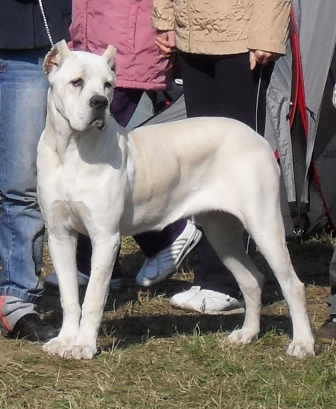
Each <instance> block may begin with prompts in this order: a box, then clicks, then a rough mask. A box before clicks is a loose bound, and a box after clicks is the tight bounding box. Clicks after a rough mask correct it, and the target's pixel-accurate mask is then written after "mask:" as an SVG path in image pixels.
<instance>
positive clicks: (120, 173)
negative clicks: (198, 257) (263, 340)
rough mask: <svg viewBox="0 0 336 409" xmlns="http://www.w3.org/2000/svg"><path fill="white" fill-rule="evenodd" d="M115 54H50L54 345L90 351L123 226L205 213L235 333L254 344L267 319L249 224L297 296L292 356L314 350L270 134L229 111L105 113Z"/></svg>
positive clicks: (47, 141)
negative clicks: (84, 270)
mask: <svg viewBox="0 0 336 409" xmlns="http://www.w3.org/2000/svg"><path fill="white" fill-rule="evenodd" d="M114 54H115V49H114V47H112V46H110V47H109V48H108V49H107V50H106V52H105V53H104V55H103V56H102V57H99V56H97V55H94V54H90V53H85V52H79V51H76V52H70V51H69V50H68V48H67V46H66V44H65V42H61V43H58V44H56V45H55V47H54V48H53V50H52V51H51V52H50V53H49V55H48V56H47V57H46V60H45V70H46V72H47V73H48V78H49V81H50V90H49V95H48V114H47V120H46V127H45V130H44V132H43V134H42V137H41V141H40V143H39V147H38V162H37V166H38V192H39V201H40V205H41V209H42V212H43V216H44V218H45V221H46V226H47V229H48V237H49V249H50V253H51V257H52V260H53V264H54V267H55V270H56V273H57V276H58V279H59V285H60V293H61V301H62V307H63V310H64V320H63V326H62V329H61V332H60V334H59V336H58V337H57V338H54V339H52V340H51V341H49V342H48V343H47V344H45V346H44V348H45V350H46V351H48V352H49V353H53V354H58V355H60V356H61V357H64V358H75V359H91V358H92V357H93V356H94V355H95V354H96V351H97V347H96V341H97V334H98V330H99V327H100V323H101V319H102V313H103V308H104V305H105V301H106V296H107V294H108V288H109V281H110V277H111V272H112V268H113V265H114V262H115V259H116V254H117V250H118V248H119V244H120V237H121V235H134V234H137V233H140V232H144V231H148V230H154V229H162V228H163V227H164V226H166V225H167V224H169V223H171V222H173V221H175V220H177V219H180V218H182V217H186V216H190V215H194V214H199V215H200V216H201V219H202V225H203V228H204V231H205V232H206V235H207V237H208V239H209V241H210V242H211V244H212V245H213V247H214V249H215V250H216V251H217V253H218V255H219V257H220V259H221V260H222V261H223V263H224V264H225V265H226V266H227V267H228V268H229V269H230V270H231V271H232V272H233V274H234V275H235V277H236V279H237V281H238V284H239V286H240V288H241V291H242V293H243V296H244V299H245V303H246V316H245V321H244V325H243V327H242V329H240V330H237V331H234V332H233V333H232V334H231V335H230V339H231V340H232V341H234V342H242V343H247V342H250V341H251V340H252V339H253V338H254V337H256V336H257V334H258V332H259V326H260V308H261V301H260V300H261V290H262V284H263V276H262V274H261V273H260V272H259V271H258V270H257V269H256V267H255V266H254V264H253V263H252V262H251V260H250V259H249V257H248V256H247V255H246V253H245V250H244V245H243V240H242V232H243V229H244V228H245V229H246V230H247V231H248V232H249V233H250V234H251V236H252V237H253V238H254V240H255V242H256V244H257V246H258V248H259V250H260V251H261V253H262V254H263V255H264V256H265V257H266V259H267V261H268V262H269V264H270V266H271V268H272V269H273V271H274V273H275V275H276V277H277V279H278V280H279V282H280V284H281V288H282V291H283V294H284V296H285V299H286V300H287V302H288V304H289V308H290V312H291V316H292V319H293V327H294V328H293V329H294V331H293V341H292V342H291V344H290V345H289V347H288V350H287V352H288V354H290V355H294V356H303V355H307V354H314V339H313V336H312V333H311V329H310V325H309V320H308V316H307V313H306V308H305V295H304V286H303V284H302V283H301V282H300V281H299V279H298V278H297V276H296V274H295V272H294V269H293V266H292V264H291V261H290V257H289V254H288V250H287V246H286V241H285V232H284V227H283V221H282V215H281V212H280V206H279V169H278V165H277V163H276V160H275V158H274V155H273V152H272V150H271V148H270V147H269V145H268V143H267V142H266V141H265V140H264V139H263V138H262V137H261V136H259V135H258V134H256V133H255V132H254V131H253V130H252V129H250V128H249V127H247V126H246V125H244V124H242V123H240V122H238V121H235V120H232V119H226V118H195V119H186V120H182V121H178V122H174V123H165V124H161V125H154V126H148V127H142V128H140V129H137V130H135V131H132V132H128V131H127V130H125V129H124V128H122V127H120V126H118V124H117V123H116V122H115V120H114V119H113V118H112V117H110V115H109V110H108V108H107V107H106V108H105V109H103V110H101V111H99V110H95V109H93V108H92V107H91V105H90V102H91V101H92V99H91V98H92V96H99V97H100V98H101V97H102V98H101V99H103V100H104V97H106V98H107V99H108V101H109V102H110V101H111V99H112V93H113V87H114V81H115V80H114V74H113V71H112V70H111V68H110V66H112V65H113V61H114ZM78 84H80V86H79V85H78ZM205 103H206V101H205ZM78 232H80V233H84V234H88V235H89V236H90V238H91V240H92V244H93V256H92V274H91V278H90V282H89V285H88V288H87V292H86V296H85V300H84V304H83V306H82V309H81V308H80V305H79V302H78V287H77V282H76V271H77V269H76V260H75V254H76V243H77V234H78Z"/></svg>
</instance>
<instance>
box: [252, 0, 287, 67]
mask: <svg viewBox="0 0 336 409" xmlns="http://www.w3.org/2000/svg"><path fill="white" fill-rule="evenodd" d="M290 8H291V2H290V0H271V1H268V2H265V1H262V0H256V1H255V2H254V6H253V10H252V16H251V30H250V43H249V49H250V63H251V69H254V68H255V66H256V65H257V64H263V65H267V64H268V63H269V62H270V61H274V60H276V59H277V58H279V56H280V55H282V54H285V52H286V42H287V39H288V27H289V19H290Z"/></svg>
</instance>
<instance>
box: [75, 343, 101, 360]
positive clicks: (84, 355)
mask: <svg viewBox="0 0 336 409" xmlns="http://www.w3.org/2000/svg"><path fill="white" fill-rule="evenodd" d="M69 352H70V354H71V356H70V357H69V358H73V359H92V358H94V357H95V356H96V355H97V347H96V346H95V345H94V346H92V345H74V346H72V348H71V351H69Z"/></svg>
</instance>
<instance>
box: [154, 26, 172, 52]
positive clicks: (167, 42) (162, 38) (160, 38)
mask: <svg viewBox="0 0 336 409" xmlns="http://www.w3.org/2000/svg"><path fill="white" fill-rule="evenodd" d="M155 45H156V47H157V49H158V50H159V53H160V54H161V55H163V56H164V57H165V58H170V57H171V56H172V54H173V53H174V52H175V51H176V43H175V31H158V32H157V33H156V39H155Z"/></svg>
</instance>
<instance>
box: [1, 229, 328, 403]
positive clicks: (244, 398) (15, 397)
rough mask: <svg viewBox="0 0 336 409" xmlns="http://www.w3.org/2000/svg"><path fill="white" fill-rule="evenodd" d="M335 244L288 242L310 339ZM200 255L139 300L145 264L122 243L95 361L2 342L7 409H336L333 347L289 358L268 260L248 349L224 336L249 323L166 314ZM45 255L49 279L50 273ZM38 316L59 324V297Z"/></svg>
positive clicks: (287, 328)
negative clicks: (117, 285) (117, 283)
mask: <svg viewBox="0 0 336 409" xmlns="http://www.w3.org/2000/svg"><path fill="white" fill-rule="evenodd" d="M333 244H334V240H333V238H332V237H331V236H329V235H326V234H324V235H322V236H320V237H314V238H311V239H309V240H307V241H305V242H304V243H303V244H302V245H298V244H296V243H295V242H290V243H289V247H290V252H291V254H292V258H293V262H294V265H295V268H296V270H297V272H298V275H299V277H300V279H301V280H302V281H304V282H305V284H306V292H307V306H308V312H309V316H310V319H311V322H312V326H313V329H314V330H316V329H317V328H319V326H320V325H321V324H322V323H323V321H324V319H325V318H326V316H327V308H326V306H325V304H324V301H325V298H326V296H327V295H328V294H329V288H328V281H329V277H328V266H329V261H330V258H331V254H332V250H333V248H332V246H333ZM198 258H199V254H198V252H197V250H196V251H194V252H193V253H192V254H191V256H190V257H189V258H188V261H187V262H186V263H184V265H183V266H182V269H181V270H180V271H179V272H178V273H177V274H175V275H174V276H173V277H172V278H171V279H170V280H168V281H167V282H166V283H162V284H160V285H158V286H156V287H155V288H154V289H149V290H145V291H143V290H139V288H138V287H137V286H136V284H135V282H134V278H135V274H136V272H137V271H138V269H139V268H140V266H141V264H142V262H143V256H142V254H141V253H140V252H139V251H138V248H137V247H136V245H135V244H134V242H133V240H132V239H130V238H127V239H125V240H124V242H123V249H122V267H123V269H124V271H125V276H124V284H123V289H122V290H121V291H119V292H111V293H110V296H109V299H108V302H107V305H106V311H105V314H104V320H103V324H102V329H101V333H100V336H99V343H100V346H101V354H100V355H99V356H97V358H95V359H94V360H92V361H65V360H62V359H60V358H58V357H53V356H48V355H46V354H45V353H43V352H42V350H41V346H40V345H38V344H32V343H29V342H26V341H13V340H8V339H3V338H1V339H0V349H1V353H0V370H1V379H0V382H1V386H2V387H1V392H0V409H12V408H13V409H14V408H29V409H30V408H32V409H40V408H41V409H49V408H50V409H51V408H52V409H54V408H55V409H65V408H69V409H70V408H71V409H77V408H80V409H91V408H92V409H99V408H113V409H114V408H116V409H128V408H130V409H138V408H139V409H140V408H146V409H151V408H156V409H159V408H160V409H161V408H164V409H175V408H176V409H180V408H188V409H204V408H214V409H217V408H223V409H242V408H244V409H245V408H246V409H264V408H265V409H266V408H267V409H273V408H274V409H276V408H277V409H280V408H281V409H287V408H305V409H307V408H308V409H309V408H311V409H322V408H323V409H324V408H328V409H332V408H334V407H335V402H334V396H335V394H336V367H335V365H336V361H335V347H334V346H322V345H317V356H316V357H308V358H305V359H301V360H300V359H294V358H289V357H287V356H286V355H285V351H286V348H287V345H288V343H289V339H290V335H291V322H290V320H289V317H288V310H287V306H286V304H285V303H284V302H283V300H282V295H281V291H280V289H279V286H278V284H277V282H276V281H275V280H274V278H273V276H272V275H271V274H270V271H269V268H268V266H267V264H266V263H265V261H264V260H263V259H262V257H261V256H259V255H257V256H256V263H257V264H258V266H259V268H260V269H261V270H262V271H263V272H264V274H265V275H266V278H267V280H266V285H265V290H264V293H263V309H262V317H261V320H262V321H261V323H262V326H261V334H260V337H259V339H258V340H256V341H255V342H253V343H252V344H250V345H247V346H237V345H232V344H230V343H228V342H227V340H226V336H227V334H228V333H229V332H230V331H232V330H233V329H234V328H235V327H236V326H238V325H241V323H242V321H243V316H242V315H241V314H238V315H229V316H206V315H202V314H198V313H191V312H190V313H188V312H185V311H181V310H177V309H173V308H171V307H170V306H169V302H168V301H169V297H170V296H171V295H172V294H174V293H176V292H178V291H181V290H182V288H184V287H187V286H188V284H189V285H190V283H191V282H192V277H193V269H194V267H195V265H196V264H197V262H198ZM51 269H52V267H51V263H50V259H49V256H48V252H47V251H46V256H45V271H44V274H48V273H49V272H50V271H51ZM82 296H83V294H82ZM41 308H42V311H43V313H44V315H45V317H46V319H47V320H49V321H51V322H53V323H54V324H60V322H61V309H60V305H59V294H58V291H56V290H52V289H50V288H46V291H45V295H44V297H43V300H42V301H41Z"/></svg>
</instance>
